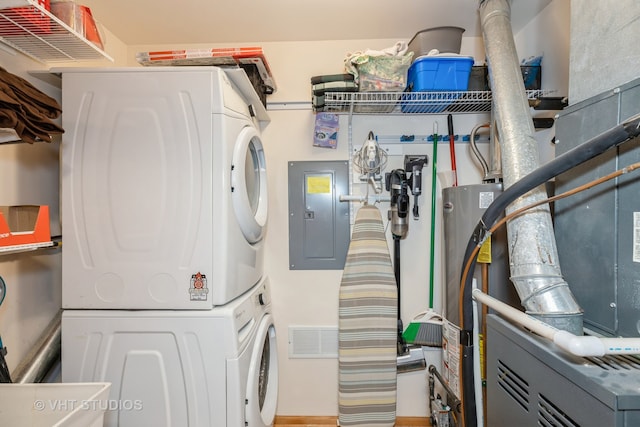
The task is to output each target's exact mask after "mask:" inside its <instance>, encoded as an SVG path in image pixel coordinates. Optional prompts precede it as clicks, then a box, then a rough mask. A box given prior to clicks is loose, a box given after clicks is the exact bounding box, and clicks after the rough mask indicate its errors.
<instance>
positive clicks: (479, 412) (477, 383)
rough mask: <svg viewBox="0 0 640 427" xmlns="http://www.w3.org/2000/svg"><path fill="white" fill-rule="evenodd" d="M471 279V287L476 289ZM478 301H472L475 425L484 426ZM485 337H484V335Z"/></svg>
mask: <svg viewBox="0 0 640 427" xmlns="http://www.w3.org/2000/svg"><path fill="white" fill-rule="evenodd" d="M476 285H477V282H476V279H473V289H476ZM478 317H479V316H478V303H476V302H475V301H473V342H474V343H475V345H474V346H473V385H474V389H475V393H476V418H477V422H476V427H484V404H483V400H482V369H481V367H480V339H479V338H480V327H479V325H478ZM484 339H486V337H484Z"/></svg>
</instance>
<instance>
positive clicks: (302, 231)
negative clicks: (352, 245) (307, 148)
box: [289, 161, 351, 270]
mask: <svg viewBox="0 0 640 427" xmlns="http://www.w3.org/2000/svg"><path fill="white" fill-rule="evenodd" d="M343 194H349V174H348V162H346V161H310V162H289V269H291V270H341V269H343V268H344V263H345V259H346V256H347V250H348V249H349V242H350V234H351V230H350V224H349V203H348V202H340V195H343Z"/></svg>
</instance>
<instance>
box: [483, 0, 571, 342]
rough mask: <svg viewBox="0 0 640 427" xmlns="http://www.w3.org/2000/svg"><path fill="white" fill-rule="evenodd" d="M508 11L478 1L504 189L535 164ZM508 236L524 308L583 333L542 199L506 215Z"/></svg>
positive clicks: (529, 197) (497, 3) (540, 190)
mask: <svg viewBox="0 0 640 427" xmlns="http://www.w3.org/2000/svg"><path fill="white" fill-rule="evenodd" d="M510 15H511V3H510V1H508V0H482V1H481V4H480V20H481V24H482V32H483V39H484V44H485V50H486V54H487V60H488V63H489V78H490V80H491V91H492V93H493V103H494V109H495V117H496V122H497V130H498V132H499V135H500V143H501V151H500V153H501V156H502V174H503V181H504V186H505V189H506V188H508V187H509V186H511V185H512V184H514V183H515V182H517V181H518V180H519V179H521V178H522V177H524V176H526V175H527V174H528V173H530V172H532V171H533V170H535V169H537V168H538V167H539V166H540V165H539V154H538V146H537V141H536V140H535V138H534V133H535V129H534V126H533V120H532V118H531V114H530V110H529V103H528V100H527V96H526V92H525V89H524V82H523V80H522V73H521V72H520V65H519V61H518V56H517V52H516V48H515V43H514V40H513V32H512V29H511V19H510ZM546 197H547V194H546V191H545V188H544V186H542V185H541V186H538V187H537V188H535V189H533V190H531V191H530V192H528V193H526V194H524V195H523V196H521V197H520V198H518V199H517V200H515V201H514V202H513V203H511V204H510V205H509V206H508V207H507V209H506V211H507V213H509V212H512V211H514V210H516V209H518V208H520V207H523V206H526V205H529V204H532V203H535V202H537V201H540V200H543V199H544V198H546ZM507 237H508V241H509V259H510V269H511V280H512V282H513V283H514V285H515V288H516V291H517V292H518V295H519V297H520V299H521V301H522V305H523V307H524V308H525V310H526V311H527V312H528V313H529V314H531V315H532V316H535V317H537V318H539V319H541V320H544V321H545V322H547V323H549V324H551V325H553V326H555V327H557V328H558V329H563V330H568V331H570V332H572V333H574V334H576V335H578V334H582V309H581V308H580V306H579V305H578V303H577V302H576V300H575V298H574V296H573V294H572V293H571V290H570V289H569V286H568V284H567V283H566V282H565V281H564V279H563V278H562V273H561V271H560V264H559V259H558V252H557V248H556V242H555V237H554V233H553V225H552V222H551V213H550V211H549V207H548V206H547V205H544V207H540V208H537V209H534V210H531V211H529V212H527V213H526V214H524V215H521V216H519V217H517V218H514V219H512V220H511V221H509V222H508V224H507Z"/></svg>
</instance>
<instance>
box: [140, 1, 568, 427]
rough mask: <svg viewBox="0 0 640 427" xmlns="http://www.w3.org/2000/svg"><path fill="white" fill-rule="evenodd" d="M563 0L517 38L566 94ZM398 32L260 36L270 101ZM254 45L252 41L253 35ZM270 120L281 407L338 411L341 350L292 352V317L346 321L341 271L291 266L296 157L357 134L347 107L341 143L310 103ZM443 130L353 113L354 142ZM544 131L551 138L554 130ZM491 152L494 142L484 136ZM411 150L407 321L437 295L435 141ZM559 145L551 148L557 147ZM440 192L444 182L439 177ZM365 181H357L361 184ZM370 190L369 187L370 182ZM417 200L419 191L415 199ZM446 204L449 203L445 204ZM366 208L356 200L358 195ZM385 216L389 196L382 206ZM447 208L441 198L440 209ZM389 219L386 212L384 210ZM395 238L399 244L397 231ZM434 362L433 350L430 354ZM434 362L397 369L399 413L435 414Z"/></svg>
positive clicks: (480, 118) (463, 174)
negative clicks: (421, 160) (418, 168)
mask: <svg viewBox="0 0 640 427" xmlns="http://www.w3.org/2000/svg"><path fill="white" fill-rule="evenodd" d="M560 3H566V2H562V0H559V1H555V2H552V3H551V4H550V6H549V7H548V8H547V9H545V10H544V11H543V13H542V15H541V18H540V19H538V20H534V21H533V22H532V23H531V25H529V26H528V27H527V28H526V29H525V30H523V33H521V34H520V35H519V36H518V38H517V43H518V45H522V47H521V48H520V47H519V49H521V51H519V56H520V57H521V58H525V57H527V56H531V55H539V54H542V53H544V55H545V62H544V66H545V67H546V65H547V64H552V65H553V66H552V67H551V66H550V67H549V69H550V71H549V72H547V73H543V76H544V77H543V79H544V81H543V87H554V88H555V87H557V86H555V85H556V84H559V85H562V87H557V88H559V89H560V90H561V91H562V90H564V91H565V92H564V94H566V76H565V75H562V76H560V77H558V79H557V80H556V79H554V78H553V77H552V76H551V74H552V73H556V72H561V73H565V74H566V71H567V65H566V64H567V61H568V58H566V56H567V53H566V49H565V46H564V45H563V43H559V42H557V40H562V41H564V40H566V39H567V37H568V36H567V32H568V27H567V22H568V19H569V16H568V7H564V6H563V5H560ZM541 34H544V35H545V36H550V38H552V39H553V41H551V42H548V43H542V42H538V43H534V42H532V40H537V39H539V38H540V35H541ZM396 41H397V40H345V41H330V42H315V43H308V42H304V43H302V42H301V43H296V42H291V43H259V42H258V43H257V44H258V45H261V46H262V47H263V49H264V51H265V53H266V57H267V59H268V61H269V63H270V65H271V68H272V71H273V74H274V76H275V79H276V83H277V85H278V91H277V92H276V93H275V94H273V95H271V96H269V97H268V98H267V101H268V102H269V103H273V104H276V103H277V104H289V105H291V104H295V103H299V102H310V100H311V85H310V78H311V77H312V76H316V75H326V74H337V73H342V72H343V71H344V68H343V60H344V58H345V57H346V55H347V54H348V53H350V52H356V51H362V50H365V49H369V48H370V49H382V48H385V47H389V46H392V45H393V44H394V43H395V42H396ZM246 45H247V46H250V45H252V44H251V43H248V44H246ZM192 47H193V48H199V47H224V46H217V45H215V44H208V45H194V46H192ZM172 48H185V46H166V45H163V46H131V47H130V49H129V53H128V56H129V63H130V64H131V65H134V64H135V61H134V60H133V58H134V56H135V53H136V52H144V51H152V50H159V49H172ZM461 53H462V54H465V55H470V56H474V57H475V58H476V62H478V63H481V62H483V61H484V47H483V44H482V39H479V38H463V45H462V52H461ZM269 114H270V116H271V123H270V124H269V125H268V126H267V128H266V129H265V131H264V132H263V142H264V144H265V146H266V147H265V150H266V153H267V154H266V155H267V164H268V180H269V229H268V235H267V239H266V245H267V250H266V257H267V258H266V270H267V274H268V275H269V277H270V280H271V284H272V294H273V295H272V296H273V311H274V316H275V319H276V327H277V333H278V346H279V347H278V350H279V356H280V398H279V404H278V414H280V415H308V416H311V415H336V414H337V381H338V372H337V359H335V358H334V359H298V358H295V359H294V358H289V356H288V344H289V343H288V328H289V327H290V326H316V327H324V326H332V327H337V322H338V311H337V307H338V290H339V285H340V279H341V276H342V271H341V270H340V271H337V270H328V271H327V270H323V271H304V270H289V262H288V261H289V260H288V254H289V247H288V242H289V234H288V232H289V228H288V218H289V216H288V200H287V197H288V196H287V195H288V173H287V170H288V166H287V164H288V162H290V161H308V160H314V161H318V160H346V159H348V157H349V155H350V154H351V152H350V150H349V141H348V115H341V116H340V132H339V136H338V148H337V149H335V150H331V149H326V148H318V147H313V146H312V135H313V127H314V118H315V116H314V114H313V112H312V111H311V110H310V109H308V108H307V109H297V110H295V109H293V110H292V109H285V110H275V109H270V111H269ZM488 120H489V117H488V115H486V114H463V115H457V116H454V128H455V129H454V130H455V133H456V134H459V135H468V134H469V133H470V131H471V129H472V128H473V127H474V126H475V125H476V124H478V123H484V122H487V121H488ZM435 122H437V126H438V132H439V133H440V134H443V133H447V119H446V116H444V115H434V116H408V117H403V116H384V115H382V116H380V115H379V116H362V115H358V116H354V117H353V121H352V143H353V146H355V147H359V146H361V145H362V143H363V142H364V141H365V140H366V138H367V135H368V133H369V131H373V132H374V133H375V134H376V135H378V136H379V139H381V140H384V139H385V137H390V136H400V135H405V134H414V135H430V134H432V132H433V126H434V123H435ZM541 140H543V141H545V144H547V145H550V144H549V143H548V140H550V137H548V135H546V134H545V135H542V137H541ZM480 148H481V150H484V152H485V153H486V148H487V147H486V144H481V147H480ZM403 154H427V155H428V156H429V165H428V167H427V168H426V169H425V170H424V171H423V172H424V175H423V188H424V191H423V195H422V196H421V198H420V212H421V218H420V220H419V221H414V220H413V219H411V220H410V224H409V226H410V229H409V234H408V236H407V238H406V239H404V240H402V242H401V268H402V271H401V277H402V284H401V286H402V290H401V294H402V301H401V307H402V318H403V321H404V323H405V325H407V324H408V323H409V322H410V320H411V318H412V317H413V316H414V315H416V314H417V313H419V312H421V311H423V310H425V309H426V308H427V307H428V304H429V301H428V295H429V239H430V196H431V159H432V145H431V144H426V145H422V146H420V147H419V149H418V150H417V151H416V150H415V149H413V150H412V149H411V148H405V150H404V153H403ZM552 154H553V152H552V151H550V152H547V153H546V154H545V155H546V156H550V155H552ZM456 160H457V168H458V175H459V178H458V180H459V185H465V184H475V183H479V182H480V179H481V170H480V169H479V167H478V166H476V164H475V163H474V161H473V159H472V158H471V156H470V151H469V146H468V144H466V143H458V144H456ZM402 162H403V156H391V157H390V161H389V165H388V167H387V169H386V170H387V171H391V170H392V169H394V168H396V167H402V166H403V165H402ZM437 170H438V172H444V171H448V170H449V171H450V170H451V168H450V156H449V147H448V144H447V143H442V142H441V143H440V144H439V145H438V164H437ZM438 185H439V187H438V193H439V192H440V188H441V183H439V184H438ZM361 188H363V186H362V185H360V184H355V185H354V190H356V191H357V190H360V189H361ZM361 191H364V190H361ZM412 201H413V199H412ZM438 206H439V207H440V206H441V205H440V204H439V205H438ZM353 208H355V209H357V205H353ZM380 209H381V212H382V216H383V218H386V212H387V209H388V204H382V205H381V206H380ZM439 211H440V209H439V208H438V212H439ZM385 223H386V220H385ZM441 233H442V232H441V217H438V218H437V234H436V236H437V237H436V244H435V247H436V270H435V279H436V280H435V283H436V289H435V308H436V309H440V307H441V295H442V293H441V288H440V286H441V284H442V283H444V277H443V274H444V273H443V272H444V268H443V259H442V249H443V246H444V243H443V239H442V234H441ZM387 234H388V236H389V239H388V245H389V249H390V250H391V251H392V249H393V246H392V245H393V243H392V239H391V237H390V234H391V233H390V232H388V233H387ZM428 362H429V363H434V362H435V361H434V360H431V361H428ZM427 402H428V400H427V374H426V371H419V372H414V373H406V374H401V375H399V377H398V415H399V416H426V415H427Z"/></svg>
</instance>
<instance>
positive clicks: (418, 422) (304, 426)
mask: <svg viewBox="0 0 640 427" xmlns="http://www.w3.org/2000/svg"><path fill="white" fill-rule="evenodd" d="M337 419H338V417H298V416H277V417H276V420H275V425H274V427H336V426H337V425H338V423H337ZM430 425H431V423H430V422H429V419H428V418H426V417H425V418H423V417H398V418H397V419H396V425H395V427H429V426H430Z"/></svg>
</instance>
